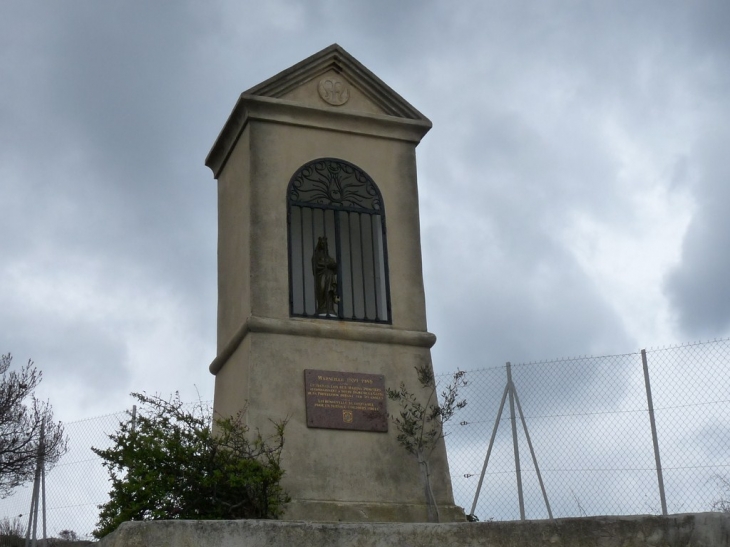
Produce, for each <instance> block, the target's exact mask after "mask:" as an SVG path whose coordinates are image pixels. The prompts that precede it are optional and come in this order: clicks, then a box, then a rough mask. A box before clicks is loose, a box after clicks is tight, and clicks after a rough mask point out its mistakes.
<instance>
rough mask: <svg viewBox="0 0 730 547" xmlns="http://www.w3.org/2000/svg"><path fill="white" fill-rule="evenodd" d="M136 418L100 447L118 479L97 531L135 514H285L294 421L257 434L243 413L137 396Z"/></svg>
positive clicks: (231, 516)
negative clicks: (288, 441) (288, 430)
mask: <svg viewBox="0 0 730 547" xmlns="http://www.w3.org/2000/svg"><path fill="white" fill-rule="evenodd" d="M132 395H133V396H134V397H135V398H136V399H137V400H138V401H139V402H140V409H139V412H138V414H137V416H136V419H134V420H133V419H132V417H131V416H130V419H129V420H128V421H126V422H123V423H121V424H120V427H119V430H118V431H117V432H116V433H113V434H112V435H110V436H109V438H110V439H111V440H112V441H113V443H114V444H113V446H112V447H111V448H107V449H103V450H102V449H97V448H92V450H93V451H94V452H95V453H96V454H97V455H99V456H100V457H101V458H102V459H103V460H104V466H105V467H106V468H107V470H108V472H109V476H110V480H111V484H112V488H111V491H110V492H109V501H108V502H106V503H105V504H103V505H100V506H99V509H100V510H101V513H100V515H99V522H98V525H97V529H96V530H95V531H94V535H95V536H96V537H98V538H100V537H103V536H105V535H107V534H109V533H110V532H112V531H114V530H115V529H116V528H117V527H118V526H119V525H120V524H121V523H122V522H125V521H128V520H157V519H197V520H205V519H211V520H216V519H245V518H258V519H268V518H277V517H278V516H279V515H280V514H281V512H282V505H283V504H284V503H286V502H287V501H289V499H288V496H287V495H286V493H285V492H284V491H283V489H282V488H281V486H280V484H279V483H280V481H281V478H282V476H283V475H284V471H283V470H282V468H281V466H280V465H279V462H280V456H281V450H282V448H283V445H284V428H285V426H286V421H282V422H277V423H274V426H275V433H274V435H273V436H272V437H270V438H264V437H262V435H261V434H260V433H259V432H258V431H256V432H250V431H249V430H248V427H247V426H246V425H245V424H244V423H243V420H242V413H239V414H238V415H237V416H235V417H229V418H223V419H216V420H215V427H212V422H213V419H212V413H211V410H210V408H208V407H205V406H203V405H202V404H197V405H194V406H191V405H186V404H184V403H182V402H181V401H180V397H179V395H178V394H175V396H174V397H173V398H171V399H170V400H164V399H162V398H160V397H157V396H148V395H144V394H139V393H134V394H132Z"/></svg>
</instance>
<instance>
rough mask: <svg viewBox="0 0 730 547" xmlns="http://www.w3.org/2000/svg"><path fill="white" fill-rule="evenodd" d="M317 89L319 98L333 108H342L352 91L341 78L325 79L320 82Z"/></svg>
mask: <svg viewBox="0 0 730 547" xmlns="http://www.w3.org/2000/svg"><path fill="white" fill-rule="evenodd" d="M317 89H318V90H319V96H320V97H322V99H323V100H324V101H325V102H326V103H329V104H331V105H332V106H342V105H343V104H345V103H346V102H347V100H348V99H349V98H350V90H349V89H347V85H346V84H345V82H343V81H342V80H340V79H339V78H324V79H322V80H320V82H319V86H318V87H317Z"/></svg>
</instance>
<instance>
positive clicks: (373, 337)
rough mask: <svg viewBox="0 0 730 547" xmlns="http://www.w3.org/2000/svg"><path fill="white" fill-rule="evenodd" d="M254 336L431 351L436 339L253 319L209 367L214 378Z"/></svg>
mask: <svg viewBox="0 0 730 547" xmlns="http://www.w3.org/2000/svg"><path fill="white" fill-rule="evenodd" d="M251 332H256V333H258V332H260V333H268V334H285V335H291V336H308V337H310V338H331V339H335V340H351V341H355V342H371V343H376V344H396V345H402V346H416V347H422V348H431V347H432V346H433V345H434V344H435V343H436V335H435V334H432V333H430V332H425V331H412V330H403V329H394V328H393V327H392V326H390V325H378V324H372V323H355V322H350V321H325V320H318V319H303V318H290V319H274V318H270V317H256V316H251V317H249V318H248V319H247V320H246V321H244V322H243V324H242V325H241V326H240V327H239V328H238V330H237V331H236V333H235V334H234V335H233V336H232V337H231V339H230V340H229V341H228V343H227V344H226V345H225V346H224V347H223V349H222V350H221V352H220V353H219V354H218V356H217V357H216V358H215V359H213V362H212V363H211V364H210V366H209V367H208V370H210V372H211V374H214V375H215V374H218V371H219V370H220V369H221V368H223V365H225V363H226V362H227V361H228V359H230V357H231V355H233V353H234V352H235V351H236V350H237V349H238V347H239V346H240V345H241V343H242V342H243V341H244V339H245V338H246V336H248V334H249V333H251Z"/></svg>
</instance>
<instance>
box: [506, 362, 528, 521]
mask: <svg viewBox="0 0 730 547" xmlns="http://www.w3.org/2000/svg"><path fill="white" fill-rule="evenodd" d="M507 387H508V388H509V419H510V422H512V449H513V450H514V454H515V472H516V474H517V498H518V500H519V502H520V520H525V499H524V497H523V495H522V470H521V469H520V446H519V443H518V442H517V420H516V417H515V385H514V384H513V383H512V365H511V364H510V363H509V362H508V363H507Z"/></svg>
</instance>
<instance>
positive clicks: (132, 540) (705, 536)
mask: <svg viewBox="0 0 730 547" xmlns="http://www.w3.org/2000/svg"><path fill="white" fill-rule="evenodd" d="M309 545H312V546H317V547H432V546H433V547H436V546H439V547H440V546H446V545H448V546H449V547H466V546H470V547H471V546H473V547H517V546H529V547H727V546H728V545H730V516H728V515H724V514H721V513H698V514H685V515H670V516H668V517H658V516H631V517H593V518H572V519H557V520H555V521H548V520H539V521H525V522H477V523H450V524H405V523H399V524H384V523H347V524H344V523H341V524H335V523H313V522H286V521H262V520H239V521H157V522H128V523H125V524H123V525H122V526H121V527H120V528H119V529H118V530H117V531H116V532H114V533H113V534H110V535H109V536H107V537H106V538H104V539H103V540H102V541H101V542H100V543H99V547H193V546H196V547H198V546H199V547H208V546H210V547H213V546H215V547H264V546H266V547H299V546H309Z"/></svg>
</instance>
